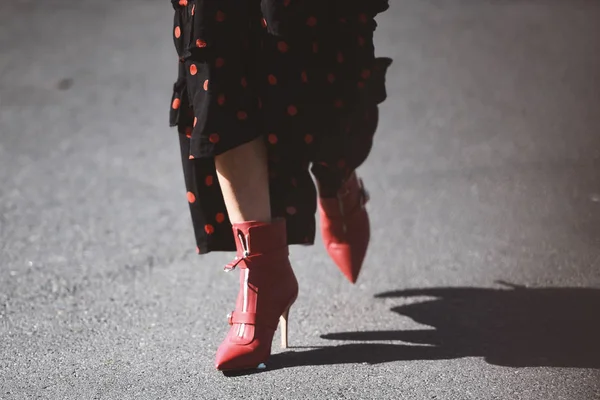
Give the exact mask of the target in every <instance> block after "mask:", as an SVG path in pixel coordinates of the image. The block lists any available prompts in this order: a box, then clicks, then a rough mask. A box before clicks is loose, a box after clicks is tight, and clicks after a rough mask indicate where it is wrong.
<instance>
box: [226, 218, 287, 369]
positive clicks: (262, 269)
mask: <svg viewBox="0 0 600 400" xmlns="http://www.w3.org/2000/svg"><path fill="white" fill-rule="evenodd" d="M233 234H234V236H235V238H236V244H237V257H236V259H235V261H233V262H232V263H231V264H229V265H228V266H226V267H225V269H226V270H233V269H235V268H236V267H239V268H240V291H239V293H238V297H237V303H236V307H235V311H233V312H232V313H231V314H229V315H228V319H229V325H231V328H230V329H229V334H228V335H227V337H226V338H225V340H224V341H223V343H222V344H221V346H220V347H219V350H218V351H217V357H216V361H215V364H216V367H217V369H219V370H222V371H230V370H244V369H253V368H263V367H264V364H265V363H266V362H267V359H268V358H269V356H270V355H271V342H272V341H273V335H274V334H275V330H276V329H277V324H278V321H279V319H280V317H281V323H282V324H281V325H282V326H281V333H282V346H283V347H287V315H288V311H289V308H290V307H291V305H292V304H293V303H294V301H295V300H296V297H297V296H298V282H297V281H296V276H295V275H294V271H292V266H291V265H290V261H289V258H288V245H287V238H286V226H285V220H283V219H281V220H277V221H273V222H272V223H270V224H266V223H261V222H244V223H241V224H233Z"/></svg>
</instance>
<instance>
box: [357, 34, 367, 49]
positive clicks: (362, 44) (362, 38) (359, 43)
mask: <svg viewBox="0 0 600 400" xmlns="http://www.w3.org/2000/svg"><path fill="white" fill-rule="evenodd" d="M366 42H367V41H366V40H365V38H364V37H362V36H359V37H358V45H359V46H361V47H362V46H364V45H365V43H366Z"/></svg>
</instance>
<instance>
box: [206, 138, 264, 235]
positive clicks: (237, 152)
mask: <svg viewBox="0 0 600 400" xmlns="http://www.w3.org/2000/svg"><path fill="white" fill-rule="evenodd" d="M267 165H268V164H267V149H266V147H265V144H264V142H263V139H262V138H258V139H256V140H254V141H252V142H249V143H245V144H243V145H241V146H238V147H236V148H234V149H232V150H229V151H227V152H225V153H223V154H219V155H218V156H216V157H215V166H216V168H217V176H218V178H219V183H220V185H221V191H222V192H223V198H224V200H225V206H226V207H227V212H228V214H229V219H230V221H231V223H233V224H235V223H240V222H244V221H258V222H267V223H268V222H271V201H270V197H269V171H268V166H267Z"/></svg>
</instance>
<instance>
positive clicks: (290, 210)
mask: <svg viewBox="0 0 600 400" xmlns="http://www.w3.org/2000/svg"><path fill="white" fill-rule="evenodd" d="M285 211H287V213H288V214H290V215H294V214H296V211H297V210H296V207H293V206H289V207H287V208H286V209H285Z"/></svg>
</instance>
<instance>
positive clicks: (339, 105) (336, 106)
mask: <svg viewBox="0 0 600 400" xmlns="http://www.w3.org/2000/svg"><path fill="white" fill-rule="evenodd" d="M333 106H334V107H335V108H342V107H344V102H343V101H342V100H340V99H337V100H336V101H335V102H334V103H333Z"/></svg>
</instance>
